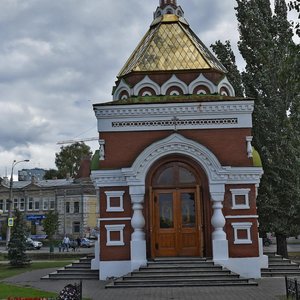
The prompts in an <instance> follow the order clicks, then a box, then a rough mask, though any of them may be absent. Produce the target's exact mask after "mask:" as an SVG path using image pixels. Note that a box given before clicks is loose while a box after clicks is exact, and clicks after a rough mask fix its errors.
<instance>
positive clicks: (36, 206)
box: [34, 200, 40, 210]
mask: <svg viewBox="0 0 300 300" xmlns="http://www.w3.org/2000/svg"><path fill="white" fill-rule="evenodd" d="M34 210H40V200H34Z"/></svg>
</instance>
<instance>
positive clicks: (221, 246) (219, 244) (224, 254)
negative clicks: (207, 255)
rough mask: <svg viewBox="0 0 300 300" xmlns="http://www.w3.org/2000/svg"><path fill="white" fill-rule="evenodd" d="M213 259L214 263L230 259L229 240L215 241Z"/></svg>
mask: <svg viewBox="0 0 300 300" xmlns="http://www.w3.org/2000/svg"><path fill="white" fill-rule="evenodd" d="M213 258H214V261H215V260H227V259H228V241H227V240H213Z"/></svg>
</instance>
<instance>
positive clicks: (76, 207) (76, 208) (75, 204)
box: [74, 202, 79, 214]
mask: <svg viewBox="0 0 300 300" xmlns="http://www.w3.org/2000/svg"><path fill="white" fill-rule="evenodd" d="M74 213H77V214H78V213H79V202H74Z"/></svg>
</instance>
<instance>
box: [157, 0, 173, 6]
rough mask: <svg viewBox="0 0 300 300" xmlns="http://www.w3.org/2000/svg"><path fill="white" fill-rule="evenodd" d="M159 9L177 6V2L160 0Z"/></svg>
mask: <svg viewBox="0 0 300 300" xmlns="http://www.w3.org/2000/svg"><path fill="white" fill-rule="evenodd" d="M159 4H160V7H161V8H163V7H165V6H167V5H174V6H177V1H176V0H160V1H159Z"/></svg>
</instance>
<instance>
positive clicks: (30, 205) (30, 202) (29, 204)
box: [27, 197, 33, 210]
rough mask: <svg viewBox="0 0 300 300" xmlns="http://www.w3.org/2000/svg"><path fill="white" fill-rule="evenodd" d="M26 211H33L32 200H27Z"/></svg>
mask: <svg viewBox="0 0 300 300" xmlns="http://www.w3.org/2000/svg"><path fill="white" fill-rule="evenodd" d="M27 210H33V198H31V197H30V198H29V199H28V208H27Z"/></svg>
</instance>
